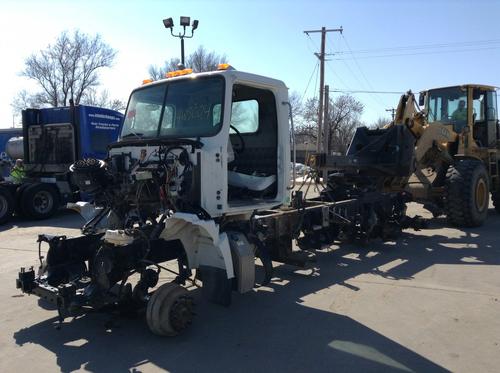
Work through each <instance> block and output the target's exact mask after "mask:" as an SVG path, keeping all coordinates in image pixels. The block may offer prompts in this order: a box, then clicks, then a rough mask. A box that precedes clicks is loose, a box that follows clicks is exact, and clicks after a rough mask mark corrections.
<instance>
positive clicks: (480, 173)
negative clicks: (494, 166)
mask: <svg viewBox="0 0 500 373" xmlns="http://www.w3.org/2000/svg"><path fill="white" fill-rule="evenodd" d="M445 188H446V189H445V213H446V215H447V217H448V221H449V222H450V223H451V224H453V225H455V226H459V227H478V226H480V225H482V224H483V223H484V221H485V220H486V217H487V216H488V205H489V195H490V193H489V183H488V173H487V172H486V168H485V167H484V164H483V163H482V162H481V161H477V160H472V159H463V160H459V161H458V162H456V163H455V164H454V165H451V166H450V167H449V168H448V172H447V173H446V183H445Z"/></svg>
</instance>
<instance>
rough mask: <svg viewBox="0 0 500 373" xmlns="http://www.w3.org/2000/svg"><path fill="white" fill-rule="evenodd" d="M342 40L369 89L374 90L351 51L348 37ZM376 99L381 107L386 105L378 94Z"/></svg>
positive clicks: (343, 37)
mask: <svg viewBox="0 0 500 373" xmlns="http://www.w3.org/2000/svg"><path fill="white" fill-rule="evenodd" d="M342 40H344V43H345V45H346V46H347V49H348V50H349V52H350V53H351V56H352V57H353V60H354V63H355V64H356V66H357V67H358V70H359V72H360V73H361V76H362V77H363V78H364V79H365V82H366V84H367V85H368V88H369V89H371V90H373V86H372V85H371V83H370V82H369V80H368V78H367V77H366V75H365V73H364V72H363V70H362V69H361V66H360V65H359V63H358V60H357V59H356V58H355V57H354V54H353V53H352V49H351V46H350V45H349V43H348V42H347V39H346V37H345V36H344V35H343V34H342ZM375 97H376V98H377V100H378V102H379V103H380V104H381V105H384V103H383V102H382V100H381V99H380V97H378V96H377V95H376V94H375Z"/></svg>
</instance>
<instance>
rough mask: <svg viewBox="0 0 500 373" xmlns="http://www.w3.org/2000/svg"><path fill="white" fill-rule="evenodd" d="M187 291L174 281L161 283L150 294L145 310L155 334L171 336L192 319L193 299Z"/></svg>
mask: <svg viewBox="0 0 500 373" xmlns="http://www.w3.org/2000/svg"><path fill="white" fill-rule="evenodd" d="M188 294H189V292H188V291H187V290H186V289H185V288H183V287H182V286H180V285H179V284H176V283H174V282H170V283H168V284H163V285H162V286H160V287H159V288H158V289H157V290H156V291H155V292H154V293H153V295H152V296H151V298H150V299H149V302H148V307H147V310H146V321H147V323H148V327H149V329H150V330H151V331H152V332H153V333H154V334H157V335H161V336H168V337H173V336H175V335H177V334H179V333H180V332H182V331H183V330H185V329H186V328H187V327H188V326H189V325H191V322H192V320H193V315H194V313H193V300H192V298H191V297H190V296H189V295H188Z"/></svg>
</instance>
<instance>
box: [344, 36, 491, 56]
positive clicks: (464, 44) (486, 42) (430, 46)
mask: <svg viewBox="0 0 500 373" xmlns="http://www.w3.org/2000/svg"><path fill="white" fill-rule="evenodd" d="M491 44H500V39H491V40H477V41H468V42H455V43H440V44H421V45H408V46H399V47H386V48H372V49H361V50H355V51H350V52H346V51H336V52H334V53H335V54H340V55H342V54H348V53H353V54H363V53H368V54H370V53H380V52H392V51H400V50H415V49H436V48H439V49H441V48H455V47H467V46H471V47H477V46H480V45H483V46H484V45H491Z"/></svg>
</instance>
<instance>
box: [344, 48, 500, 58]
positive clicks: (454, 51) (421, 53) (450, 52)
mask: <svg viewBox="0 0 500 373" xmlns="http://www.w3.org/2000/svg"><path fill="white" fill-rule="evenodd" d="M495 49H500V46H498V47H484V48H470V49H456V50H444V51H434V52H415V53H394V54H381V55H374V56H361V57H357V58H358V59H362V60H365V59H369V58H387V57H401V56H420V55H432V54H453V53H464V52H477V51H485V50H495ZM354 58H355V57H354V56H351V57H342V58H334V59H335V60H337V61H340V60H351V59H354Z"/></svg>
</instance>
